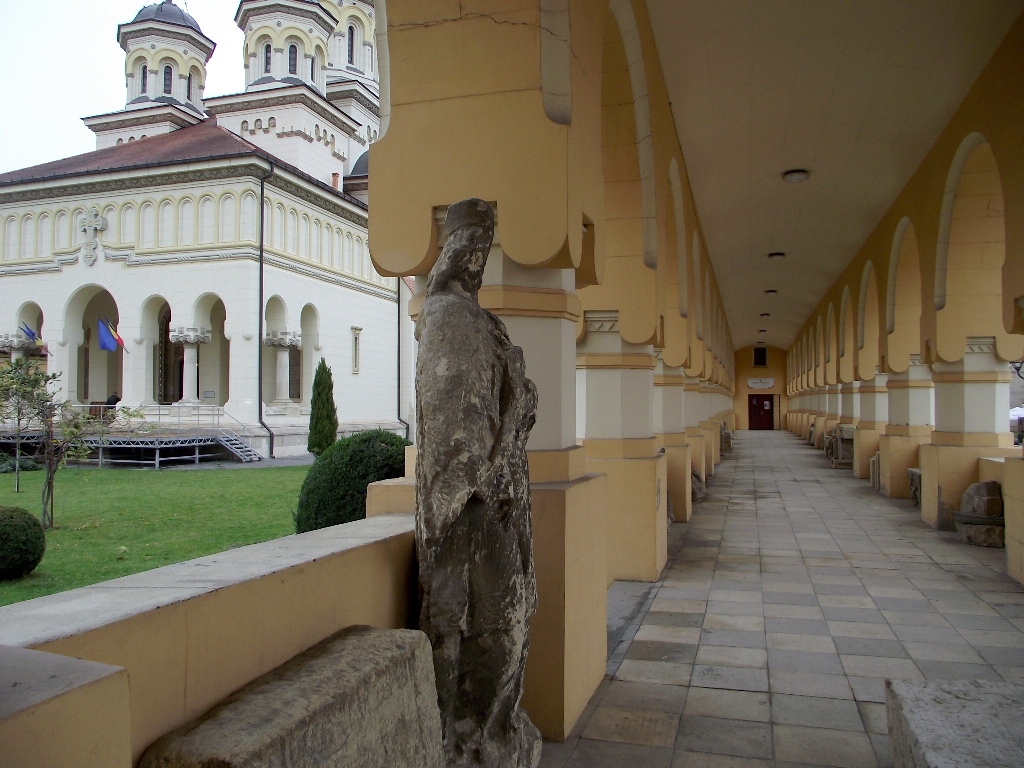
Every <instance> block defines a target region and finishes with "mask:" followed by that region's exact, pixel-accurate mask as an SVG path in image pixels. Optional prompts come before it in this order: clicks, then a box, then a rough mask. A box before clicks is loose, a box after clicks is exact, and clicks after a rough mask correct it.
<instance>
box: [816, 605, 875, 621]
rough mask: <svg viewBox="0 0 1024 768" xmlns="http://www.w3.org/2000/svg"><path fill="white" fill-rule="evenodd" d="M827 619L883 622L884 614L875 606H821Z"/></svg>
mask: <svg viewBox="0 0 1024 768" xmlns="http://www.w3.org/2000/svg"><path fill="white" fill-rule="evenodd" d="M821 612H822V613H823V614H825V619H826V620H828V621H853V622H859V623H861V624H885V623H886V621H885V616H883V615H882V612H881V611H879V610H877V609H875V608H870V609H869V608H822V609H821Z"/></svg>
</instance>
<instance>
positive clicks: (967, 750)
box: [885, 680, 1024, 768]
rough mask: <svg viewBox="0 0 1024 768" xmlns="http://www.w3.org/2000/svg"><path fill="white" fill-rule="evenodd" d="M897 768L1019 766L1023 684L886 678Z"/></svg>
mask: <svg viewBox="0 0 1024 768" xmlns="http://www.w3.org/2000/svg"><path fill="white" fill-rule="evenodd" d="M885 709H886V714H887V716H888V720H889V743H890V744H891V745H892V756H893V762H894V764H895V766H896V768H960V766H963V767H964V768H979V767H980V766H985V767H986V768H1011V767H1012V768H1018V767H1019V766H1020V765H1022V764H1024V685H1015V684H1011V683H993V682H988V681H984V680H939V681H935V682H929V683H917V682H911V681H909V680H886V682H885Z"/></svg>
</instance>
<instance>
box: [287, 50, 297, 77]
mask: <svg viewBox="0 0 1024 768" xmlns="http://www.w3.org/2000/svg"><path fill="white" fill-rule="evenodd" d="M298 71H299V46H297V45H289V46H288V74H289V75H294V74H298Z"/></svg>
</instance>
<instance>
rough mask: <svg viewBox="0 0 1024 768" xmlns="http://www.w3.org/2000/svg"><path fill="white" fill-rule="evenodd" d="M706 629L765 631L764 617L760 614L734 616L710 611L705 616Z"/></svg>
mask: <svg viewBox="0 0 1024 768" xmlns="http://www.w3.org/2000/svg"><path fill="white" fill-rule="evenodd" d="M704 629H737V630H740V631H742V632H764V619H763V618H761V617H760V616H732V615H722V614H717V613H708V614H705V616H704Z"/></svg>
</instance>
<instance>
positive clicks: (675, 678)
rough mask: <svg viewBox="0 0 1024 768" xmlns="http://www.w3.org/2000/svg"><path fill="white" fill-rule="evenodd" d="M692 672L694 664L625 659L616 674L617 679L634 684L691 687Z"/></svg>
mask: <svg viewBox="0 0 1024 768" xmlns="http://www.w3.org/2000/svg"><path fill="white" fill-rule="evenodd" d="M692 671H693V665H692V664H670V663H669V662H666V661H639V660H637V659H625V660H624V661H623V662H622V663H621V664H620V665H619V668H618V670H617V671H616V672H615V679H616V680H627V681H629V682H633V683H660V684H664V685H689V684H690V674H691V672H692Z"/></svg>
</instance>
